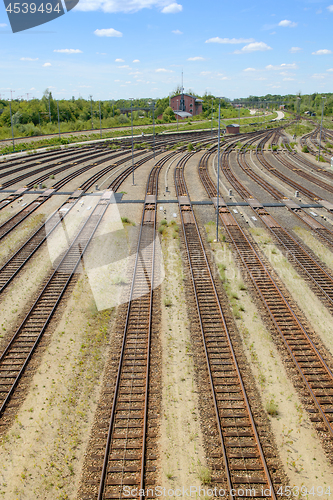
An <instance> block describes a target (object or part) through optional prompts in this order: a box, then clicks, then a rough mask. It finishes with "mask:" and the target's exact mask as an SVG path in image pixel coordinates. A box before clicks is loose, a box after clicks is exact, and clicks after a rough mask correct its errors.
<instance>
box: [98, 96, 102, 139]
mask: <svg viewBox="0 0 333 500" xmlns="http://www.w3.org/2000/svg"><path fill="white" fill-rule="evenodd" d="M99 129H100V132H101V139H102V118H101V101H99Z"/></svg>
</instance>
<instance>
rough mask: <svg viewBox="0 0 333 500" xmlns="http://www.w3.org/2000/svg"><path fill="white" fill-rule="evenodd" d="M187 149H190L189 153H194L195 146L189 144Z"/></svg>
mask: <svg viewBox="0 0 333 500" xmlns="http://www.w3.org/2000/svg"><path fill="white" fill-rule="evenodd" d="M187 149H188V151H193V149H194V146H193V144H192V142H190V143H189V144H188V146H187Z"/></svg>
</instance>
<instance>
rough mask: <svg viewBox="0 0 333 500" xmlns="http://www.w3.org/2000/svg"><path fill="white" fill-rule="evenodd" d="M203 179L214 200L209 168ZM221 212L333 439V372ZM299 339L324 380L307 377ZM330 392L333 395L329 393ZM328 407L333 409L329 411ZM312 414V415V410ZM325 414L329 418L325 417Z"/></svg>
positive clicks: (242, 237) (236, 227) (232, 220)
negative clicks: (318, 391) (321, 392)
mask: <svg viewBox="0 0 333 500" xmlns="http://www.w3.org/2000/svg"><path fill="white" fill-rule="evenodd" d="M199 175H200V178H201V180H202V183H203V185H204V187H205V188H206V190H207V193H208V194H209V196H211V194H210V193H211V192H213V191H214V188H215V186H214V184H213V183H212V180H211V179H210V177H209V174H208V172H207V168H201V169H199ZM208 185H209V187H208ZM206 186H207V187H206ZM215 190H216V188H215ZM215 193H216V191H215ZM219 212H220V218H221V221H222V223H223V225H224V228H225V230H226V232H227V234H228V236H229V238H230V240H231V241H232V243H233V245H234V248H235V249H236V251H237V254H238V256H239V258H240V260H241V262H242V263H243V266H244V268H245V269H246V270H247V273H248V276H249V277H250V279H251V281H252V284H253V286H254V288H255V290H256V291H257V293H258V295H259V297H260V299H261V301H262V303H263V305H264V306H265V309H266V310H267V312H268V314H269V316H270V318H271V320H272V322H273V323H274V325H275V327H276V330H277V331H278V333H279V335H280V338H281V339H282V341H283V344H284V345H285V347H286V349H287V351H288V353H289V355H290V357H291V359H292V360H293V362H294V365H295V367H296V369H297V371H298V373H299V375H300V377H301V379H302V381H303V383H304V385H305V387H306V388H307V393H308V395H310V397H311V399H312V401H313V404H314V406H315V407H316V409H317V412H318V414H319V416H320V418H321V420H322V421H323V423H324V424H325V427H326V430H327V432H328V433H329V435H330V437H331V438H333V427H332V424H331V422H333V417H332V420H330V419H329V417H330V416H331V413H332V410H333V373H332V371H331V370H330V368H329V367H328V365H327V363H326V362H325V360H324V359H323V357H322V356H321V354H320V352H319V350H318V348H317V347H316V345H315V344H314V342H313V341H312V339H311V338H310V335H309V333H308V332H307V331H306V328H305V327H304V326H303V325H302V323H301V321H300V320H299V318H298V316H297V315H296V313H295V312H294V311H293V308H292V306H291V305H290V304H289V302H288V300H287V299H286V298H285V296H284V294H283V292H282V291H281V289H280V287H279V285H278V284H277V283H276V281H275V279H274V278H273V276H272V275H271V273H270V271H269V270H268V269H267V266H266V265H265V263H264V262H263V260H262V258H261V257H260V256H259V254H258V253H257V251H256V250H255V248H254V247H253V244H252V243H251V241H250V240H249V238H248V237H247V236H246V235H245V233H244V231H243V229H242V228H241V227H240V226H239V224H238V222H237V220H236V219H235V217H234V216H233V214H232V213H231V212H230V211H229V209H228V208H227V206H226V205H224V206H222V207H221V208H220V209H219ZM297 339H298V340H299V345H304V346H305V349H304V350H305V352H306V351H307V350H310V352H311V355H308V356H309V360H314V362H315V363H316V362H317V363H318V364H319V367H320V370H322V371H323V376H322V378H323V379H321V378H320V375H321V373H322V372H321V371H320V370H318V372H317V374H314V377H317V380H314V381H313V380H312V381H311V380H309V379H308V378H307V377H306V374H305V373H304V370H303V369H302V366H301V364H302V363H303V364H304V363H305V364H306V362H305V361H304V360H303V361H302V351H300V350H299V349H297V343H296V344H295V342H296V341H297ZM293 342H294V343H293ZM305 356H306V355H305ZM311 356H312V357H311ZM325 377H326V379H325ZM316 384H317V387H318V386H319V388H321V390H322V391H324V392H325V390H326V392H327V394H326V397H327V399H329V403H325V399H324V403H321V402H320V400H319V398H321V396H320V395H316V394H315V389H316V388H317V387H316ZM330 390H331V391H332V393H330V392H329V391H330ZM325 405H330V406H329V407H328V408H326V407H325ZM308 411H310V412H311V409H310V410H308ZM325 411H326V413H327V415H326V414H325Z"/></svg>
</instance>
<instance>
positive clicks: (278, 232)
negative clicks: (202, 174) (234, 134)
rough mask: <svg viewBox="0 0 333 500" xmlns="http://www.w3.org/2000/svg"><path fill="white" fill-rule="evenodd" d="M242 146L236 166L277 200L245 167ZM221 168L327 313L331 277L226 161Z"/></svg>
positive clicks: (332, 300) (332, 295) (331, 304)
mask: <svg viewBox="0 0 333 500" xmlns="http://www.w3.org/2000/svg"><path fill="white" fill-rule="evenodd" d="M246 147H247V145H245V146H244V148H243V149H242V150H241V151H239V152H238V153H237V161H238V165H239V166H240V168H241V169H242V170H243V171H244V172H245V173H246V174H247V175H248V176H249V177H250V178H252V179H253V180H254V181H255V182H257V183H258V184H260V185H261V186H262V187H263V188H264V189H265V190H266V191H267V192H269V193H270V194H271V195H272V196H273V197H274V198H275V199H277V200H281V198H282V197H283V194H282V193H281V192H280V191H278V190H277V189H276V188H274V187H273V186H271V185H270V184H269V183H268V182H266V181H265V180H263V179H262V178H261V177H260V176H259V175H257V174H256V173H255V172H254V171H253V170H252V169H251V168H250V167H249V165H248V163H247V160H246V156H245V150H246V149H245V148H246ZM209 155H210V153H207V154H206V155H204V156H203V157H202V159H201V164H202V165H201V166H199V168H205V169H207V162H208V158H209ZM226 163H228V164H226ZM223 169H224V170H223V171H224V173H225V175H226V177H227V179H228V181H229V182H230V183H231V185H232V186H233V187H234V189H236V190H237V191H238V193H239V194H240V196H241V197H242V198H243V199H244V201H248V202H249V204H250V206H251V208H252V209H253V210H254V212H255V213H256V215H257V216H258V217H259V218H260V220H261V221H262V222H263V223H264V225H265V226H266V228H267V229H268V231H269V232H270V233H271V234H272V235H273V236H274V239H275V241H277V242H278V243H279V244H280V246H281V247H282V248H283V249H284V250H285V251H286V252H287V255H288V257H290V260H291V262H292V264H293V265H294V264H296V265H297V267H298V269H300V270H301V272H302V274H303V275H304V276H305V277H306V278H307V279H308V280H310V282H311V284H312V288H313V289H314V291H315V293H316V295H317V296H318V297H319V298H320V299H321V300H323V301H324V303H325V304H326V305H327V306H328V308H329V310H330V311H331V312H333V278H332V276H331V275H330V273H329V272H328V271H327V270H326V269H325V268H324V267H323V265H322V264H321V263H319V262H318V261H317V259H316V258H315V257H314V256H313V255H311V253H310V252H309V251H308V250H307V249H306V248H305V246H304V245H302V244H301V243H299V242H298V241H297V240H296V239H295V238H294V237H293V236H292V235H291V234H290V233H289V232H288V231H287V230H286V229H284V228H283V227H282V226H281V225H280V224H279V223H278V222H277V220H276V219H274V217H273V216H272V215H271V214H270V213H269V210H267V209H266V208H264V207H263V205H262V204H261V203H259V202H258V201H257V200H255V199H254V198H253V195H252V193H251V191H249V190H248V189H247V188H246V187H245V186H244V185H243V184H241V183H240V181H239V180H238V179H237V178H236V176H235V175H234V173H233V172H232V170H231V168H230V165H229V162H228V159H227V161H225V162H223ZM240 184H241V186H242V190H241V191H240V190H239V188H238V186H239V185H240ZM244 193H245V195H244ZM310 227H311V229H312V228H313V226H310ZM322 227H323V228H324V226H322ZM327 232H328V230H327ZM332 237H333V234H332Z"/></svg>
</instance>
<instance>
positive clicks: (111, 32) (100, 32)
mask: <svg viewBox="0 0 333 500" xmlns="http://www.w3.org/2000/svg"><path fill="white" fill-rule="evenodd" d="M94 35H96V36H107V37H121V36H123V34H122V33H121V32H120V31H117V30H114V29H113V28H104V29H101V30H95V31H94Z"/></svg>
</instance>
